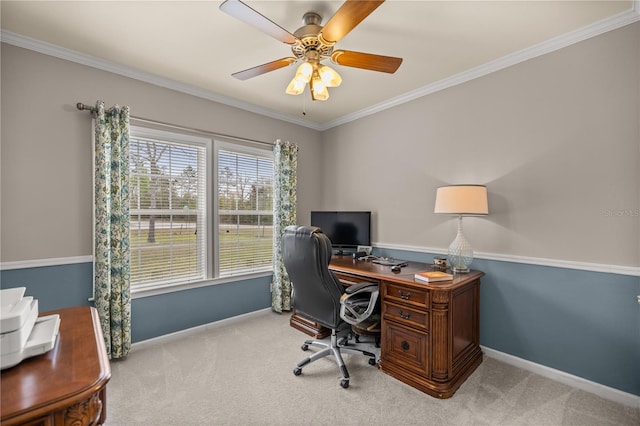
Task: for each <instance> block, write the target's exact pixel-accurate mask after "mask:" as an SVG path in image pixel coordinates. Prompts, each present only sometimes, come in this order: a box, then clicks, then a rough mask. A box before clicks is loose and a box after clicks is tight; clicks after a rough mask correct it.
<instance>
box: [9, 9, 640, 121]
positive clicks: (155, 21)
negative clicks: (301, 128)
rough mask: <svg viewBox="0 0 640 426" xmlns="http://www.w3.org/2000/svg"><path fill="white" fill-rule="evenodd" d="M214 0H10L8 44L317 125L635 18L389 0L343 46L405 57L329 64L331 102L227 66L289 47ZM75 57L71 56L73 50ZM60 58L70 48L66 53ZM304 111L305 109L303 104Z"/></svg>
mask: <svg viewBox="0 0 640 426" xmlns="http://www.w3.org/2000/svg"><path fill="white" fill-rule="evenodd" d="M221 3H222V2H221V1H211V0H200V1H9V0H3V1H2V2H1V3H0V5H1V6H0V7H1V11H0V13H1V18H2V36H3V41H6V42H8V43H12V44H16V45H22V46H23V47H24V46H27V47H32V46H34V45H35V46H39V45H38V43H39V42H46V43H50V44H52V45H54V46H50V45H48V44H46V43H45V44H44V46H45V48H43V47H42V46H40V47H36V48H35V49H34V50H38V49H40V50H43V51H46V52H48V53H51V52H52V51H53V52H54V54H56V53H55V52H56V49H57V47H61V48H64V49H62V50H64V54H62V53H61V54H60V55H59V56H64V57H69V51H67V50H65V49H70V50H71V51H73V55H71V56H73V59H74V60H76V61H78V62H83V61H84V62H85V63H87V64H95V63H96V62H95V59H96V58H98V59H100V60H103V61H99V63H100V64H102V65H104V64H105V63H108V64H110V69H112V70H115V71H116V72H121V73H122V74H125V75H134V76H136V77H137V78H142V79H147V80H149V81H153V82H155V83H156V84H160V85H164V86H167V87H172V88H177V89H180V90H185V91H187V92H189V93H193V94H197V95H200V96H203V97H206V98H209V99H214V100H219V101H222V102H225V103H229V104H232V105H236V106H241V107H245V108H246V109H249V110H254V111H258V112H263V113H266V114H267V115H274V116H278V117H280V118H283V117H284V118H285V119H287V120H289V121H292V122H298V123H300V124H304V125H308V126H309V127H312V128H318V129H322V128H328V127H331V126H332V125H336V124H340V122H345V121H348V120H349V119H353V118H355V117H358V116H362V115H366V114H367V113H369V112H371V111H375V110H379V109H382V108H385V107H387V106H390V105H393V104H397V103H400V102H403V101H405V100H409V99H412V98H415V97H417V96H421V95H424V94H426V93H429V92H432V91H435V90H438V89H439V88H442V87H446V86H448V85H452V84H455V83H457V82H460V81H464V80H468V79H469V78H473V77H474V76H478V75H482V74H484V73H487V72H490V71H493V70H496V69H500V68H502V67H504V66H508V65H511V64H513V63H517V62H520V61H522V60H526V59H528V58H531V57H535V56H537V55H539V54H542V53H546V52H548V51H552V50H555V49H557V48H560V47H563V46H565V45H568V44H571V43H574V42H576V41H580V40H581V39H584V38H586V37H590V36H593V35H597V34H599V33H602V32H605V31H608V30H610V29H614V28H616V27H619V26H622V25H625V24H627V23H630V22H633V21H636V20H638V17H639V11H638V0H635V1H616V0H600V1H593V0H592V1H574V0H562V1H557V0H536V1H513V0H512V1H506V0H503V1H483V0H473V1H451V0H449V1H401V0H387V1H386V2H385V3H384V4H382V5H381V6H380V7H379V8H378V9H376V10H375V11H374V12H373V13H372V14H371V15H369V16H368V17H367V18H366V19H365V20H364V21H363V22H362V23H361V24H360V25H359V26H357V27H356V28H355V29H354V30H353V31H352V32H351V33H349V34H348V35H347V36H346V37H345V38H344V39H342V40H341V41H340V42H339V43H338V44H337V48H338V49H345V50H355V51H361V52H367V53H375V54H381V55H387V56H398V57H402V58H403V59H404V61H403V63H402V65H401V66H400V68H399V70H398V71H397V72H396V73H395V74H386V73H378V72H373V71H368V70H361V69H355V68H348V67H343V66H339V65H335V66H334V69H336V70H337V71H338V72H339V73H340V74H341V75H342V77H343V83H342V85H341V86H340V87H338V88H331V89H329V91H330V95H331V96H330V98H329V100H328V101H325V102H321V101H315V102H312V101H311V98H310V96H309V93H308V91H307V92H305V94H303V95H300V96H291V95H287V94H285V93H284V89H285V88H286V86H287V84H288V82H289V81H290V80H291V78H292V76H293V74H294V73H295V66H294V67H287V68H282V69H280V70H276V71H273V72H270V73H267V74H264V75H261V76H258V77H255V78H253V79H250V80H246V81H240V80H237V79H235V78H233V77H231V74H232V73H233V72H236V71H241V70H244V69H247V68H251V67H253V66H256V65H260V64H263V63H266V62H270V61H273V60H276V59H280V58H283V57H287V56H291V52H290V49H289V47H288V46H287V45H285V44H283V43H281V42H279V41H278V40H276V39H274V38H271V37H270V36H268V35H267V34H265V33H262V32H260V31H258V30H256V29H254V28H253V27H250V26H249V25H247V24H245V23H243V22H240V21H238V20H236V19H234V18H232V17H231V16H229V15H227V14H225V13H223V12H221V11H220V10H219V9H218V7H219V5H220V4H221ZM245 3H247V4H248V5H250V6H251V7H252V8H254V9H256V10H257V11H258V12H260V13H261V14H263V15H265V16H266V17H268V18H269V19H271V20H272V21H274V22H275V23H277V24H279V25H280V26H282V27H283V28H285V29H287V30H288V31H290V32H292V33H293V32H294V31H295V30H296V29H297V28H298V27H300V26H301V25H302V15H303V14H304V13H305V12H307V11H316V12H319V13H320V14H321V15H322V17H323V23H324V22H326V21H327V20H328V18H329V17H330V16H331V15H333V13H334V12H335V11H336V10H337V9H338V7H339V6H340V5H341V4H342V2H341V1H337V2H335V1H318V0H310V1H256V0H246V1H245ZM76 54H77V55H76ZM65 55H66V56H65ZM303 111H305V112H306V115H303V114H302V112H303Z"/></svg>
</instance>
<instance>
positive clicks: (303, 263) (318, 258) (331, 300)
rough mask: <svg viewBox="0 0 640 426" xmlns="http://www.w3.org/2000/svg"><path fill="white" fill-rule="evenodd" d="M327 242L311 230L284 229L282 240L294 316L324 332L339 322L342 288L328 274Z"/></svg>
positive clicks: (330, 249)
mask: <svg viewBox="0 0 640 426" xmlns="http://www.w3.org/2000/svg"><path fill="white" fill-rule="evenodd" d="M331 253H332V247H331V240H329V237H327V236H326V235H325V234H324V233H323V232H322V230H321V229H320V228H317V227H315V226H297V225H292V226H288V227H287V228H285V230H284V235H283V236H282V260H283V262H284V266H285V268H286V269H287V274H289V279H290V280H291V284H292V286H293V296H292V300H293V307H294V308H295V310H296V312H298V313H300V314H302V315H303V316H305V317H307V318H309V319H311V320H313V321H316V322H318V323H320V324H322V325H323V326H325V327H328V328H336V327H337V326H338V325H339V324H340V323H341V322H342V320H341V319H340V296H342V293H343V292H344V288H343V286H342V284H340V281H339V280H338V279H337V278H336V276H335V275H334V274H333V272H331V271H330V270H329V262H330V261H331Z"/></svg>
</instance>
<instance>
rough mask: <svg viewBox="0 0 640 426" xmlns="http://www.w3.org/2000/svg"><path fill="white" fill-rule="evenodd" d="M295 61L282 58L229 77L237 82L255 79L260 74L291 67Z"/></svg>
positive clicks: (294, 59)
mask: <svg viewBox="0 0 640 426" xmlns="http://www.w3.org/2000/svg"><path fill="white" fill-rule="evenodd" d="M296 60H297V59H296V58H282V59H278V60H277V61H272V62H267V63H266V64H262V65H258V66H257V67H253V68H249V69H247V70H244V71H238V72H235V73H233V74H231V75H232V76H234V77H235V78H237V79H238V80H248V79H250V78H253V77H257V76H259V75H261V74H264V73H267V72H270V71H275V70H277V69H280V68H284V67H287V66H289V65H292V64H293V63H295V62H296Z"/></svg>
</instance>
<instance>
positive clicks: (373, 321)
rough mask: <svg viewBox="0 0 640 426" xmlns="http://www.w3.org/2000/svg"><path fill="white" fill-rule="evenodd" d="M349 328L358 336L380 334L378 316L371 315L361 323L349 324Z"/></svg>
mask: <svg viewBox="0 0 640 426" xmlns="http://www.w3.org/2000/svg"><path fill="white" fill-rule="evenodd" d="M351 330H353V332H354V333H356V334H357V335H359V336H376V335H379V334H380V330H381V327H380V316H379V315H371V316H370V317H369V318H367V319H366V320H364V321H362V322H361V323H358V324H354V325H352V326H351Z"/></svg>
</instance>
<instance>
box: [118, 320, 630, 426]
mask: <svg viewBox="0 0 640 426" xmlns="http://www.w3.org/2000/svg"><path fill="white" fill-rule="evenodd" d="M306 338H307V336H306V335H304V334H302V333H301V332H299V331H296V330H295V329H292V328H291V327H289V315H288V314H283V315H279V314H276V313H272V312H267V311H264V312H260V313H257V314H255V315H250V316H247V317H244V318H242V319H239V320H232V321H227V322H222V323H221V324H215V325H211V326H208V327H206V328H204V329H202V328H200V329H198V330H196V331H192V332H188V333H183V334H182V335H177V336H172V337H169V338H165V339H158V340H156V341H150V342H143V343H141V344H138V345H134V350H133V351H132V353H131V355H130V356H129V357H128V358H127V359H125V360H120V361H114V362H112V363H111V369H112V378H111V381H110V382H109V384H108V387H107V425H108V426H116V425H122V426H125V425H126V426H129V425H154V426H161V425H176V426H177V425H303V424H312V425H389V426H403V425H581V426H583V425H598V426H601V425H636V426H637V425H639V424H640V412H639V410H638V409H634V408H631V407H625V406H623V405H619V404H616V403H614V402H611V401H608V400H605V399H602V398H600V397H598V396H595V395H592V394H590V393H587V392H584V391H581V390H578V389H575V388H572V387H570V386H567V385H565V384H561V383H558V382H555V381H553V380H549V379H547V378H544V377H541V376H538V375H535V374H532V373H530V372H527V371H524V370H521V369H518V368H515V367H513V366H510V365H507V364H504V363H501V362H498V361H496V360H494V359H491V358H487V357H485V359H484V361H483V363H482V364H481V365H480V367H478V369H477V370H476V371H475V372H474V373H473V374H472V375H471V377H469V379H468V380H467V381H466V382H465V383H464V384H463V385H462V386H461V388H460V389H459V390H458V391H457V392H456V394H455V395H454V396H453V397H452V398H450V399H446V400H438V399H435V398H432V397H429V396H427V395H425V394H423V393H422V392H419V391H417V390H415V389H413V388H411V387H409V386H407V385H405V384H403V383H401V382H400V381H398V380H395V379H393V378H392V377H390V376H387V375H386V374H384V373H382V372H381V371H379V370H377V368H376V367H372V366H370V365H369V364H368V363H367V360H368V359H367V357H364V356H358V355H346V356H345V361H346V363H347V366H348V368H349V373H350V375H351V383H350V387H349V388H348V389H342V388H341V387H340V385H339V382H340V380H339V379H340V374H339V372H338V369H337V367H336V364H335V362H333V361H332V360H330V358H325V359H322V360H319V361H317V362H315V363H313V364H310V365H308V366H306V367H305V368H304V370H303V374H302V375H301V376H294V375H293V373H292V370H293V367H294V366H295V364H296V363H297V362H298V361H300V360H302V359H303V358H304V357H305V352H302V351H301V350H300V345H301V344H302V342H303V341H304V340H305V339H306Z"/></svg>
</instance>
